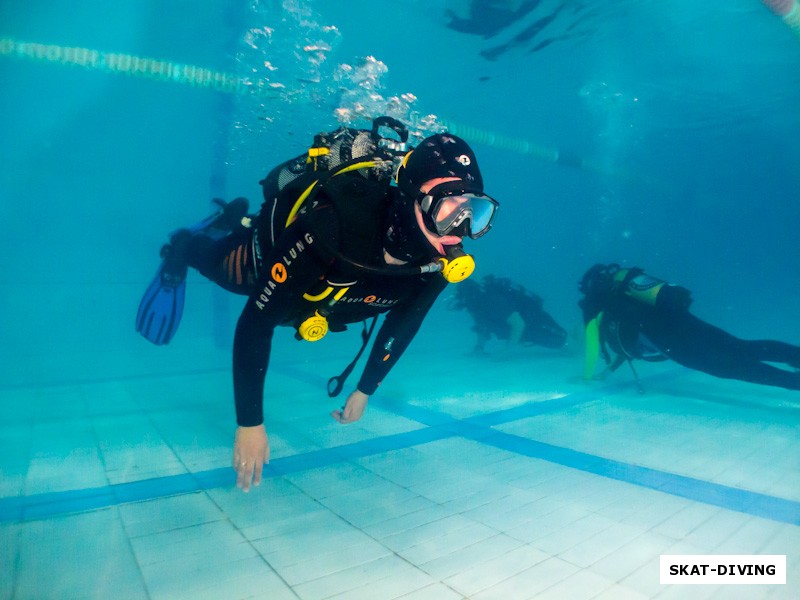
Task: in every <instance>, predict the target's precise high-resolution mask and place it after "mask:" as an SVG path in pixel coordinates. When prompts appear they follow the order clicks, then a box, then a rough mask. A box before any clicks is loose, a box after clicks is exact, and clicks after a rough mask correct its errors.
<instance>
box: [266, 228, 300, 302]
mask: <svg viewBox="0 0 800 600" xmlns="http://www.w3.org/2000/svg"><path fill="white" fill-rule="evenodd" d="M313 243H314V238H313V237H312V236H311V234H310V233H306V234H305V235H304V236H303V239H302V240H297V241H296V242H295V244H294V246H292V247H291V248H289V250H288V251H287V252H286V253H285V254H284V255H283V256H281V257H280V258H279V259H278V260H276V261H275V262H274V263H273V265H272V266H271V267H270V271H269V272H270V276H271V279H270V280H268V281H267V283H266V285H264V287H263V288H262V289H261V293H260V294H259V296H258V300H256V307H257V308H258V309H259V310H263V309H264V307H266V305H267V304H269V301H270V298H272V293H273V292H274V291H275V290H276V289H277V288H278V286H279V285H280V284H281V283H283V282H285V281H286V280H287V279H288V278H289V271H290V268H291V266H292V264H293V263H294V261H295V260H297V257H298V256H300V255H301V254H302V253H303V252H305V250H306V248H307V247H308V246H310V245H311V244H313Z"/></svg>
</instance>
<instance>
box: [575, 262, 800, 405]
mask: <svg viewBox="0 0 800 600" xmlns="http://www.w3.org/2000/svg"><path fill="white" fill-rule="evenodd" d="M579 285H580V288H579V289H580V292H581V293H582V294H583V298H582V299H581V300H580V302H579V306H580V307H581V310H582V312H583V322H584V324H585V326H586V362H585V365H584V373H583V376H584V379H603V378H604V377H606V376H607V375H608V374H610V373H612V372H614V371H615V370H616V369H618V368H619V367H620V365H622V363H624V362H626V361H627V362H628V363H629V364H630V366H631V368H632V369H633V364H632V361H633V360H634V359H642V360H645V361H662V360H668V359H669V360H673V361H675V362H676V363H678V364H680V365H683V366H684V367H688V368H690V369H695V370H697V371H702V372H704V373H708V374H709V375H713V376H715V377H721V378H724V379H738V380H740V381H748V382H751V383H759V384H763V385H772V386H776V387H782V388H786V389H789V390H800V372H798V369H800V347H798V346H793V345H791V344H787V343H784V342H779V341H773V340H742V339H739V338H737V337H734V336H733V335H731V334H729V333H727V332H725V331H723V330H722V329H720V328H718V327H715V326H713V325H710V324H709V323H706V322H705V321H702V320H701V319H699V318H697V317H696V316H694V315H692V314H691V313H690V312H689V306H690V304H691V301H692V300H691V292H690V291H689V290H687V289H686V288H684V287H681V286H678V285H674V284H671V283H667V282H665V281H662V280H660V279H655V278H654V277H651V276H650V275H647V274H646V273H645V272H644V271H643V270H642V269H639V268H636V267H632V268H622V267H620V266H619V265H617V264H609V265H603V264H596V265H594V266H593V267H591V268H590V269H589V270H588V271H587V272H586V273H585V274H584V276H583V278H582V279H581V281H580V284H579ZM612 354H613V355H614V358H613V359H612V357H611V355H612ZM600 355H602V356H603V358H604V360H605V363H606V365H607V367H606V369H605V370H604V371H603V372H602V373H600V374H599V375H595V366H596V363H597V359H598V358H599V356H600ZM768 363H777V364H783V365H786V367H788V368H780V367H777V366H775V365H773V364H768ZM635 374H636V371H635V370H634V375H635ZM637 384H638V378H637ZM639 391H640V392H642V388H641V385H639Z"/></svg>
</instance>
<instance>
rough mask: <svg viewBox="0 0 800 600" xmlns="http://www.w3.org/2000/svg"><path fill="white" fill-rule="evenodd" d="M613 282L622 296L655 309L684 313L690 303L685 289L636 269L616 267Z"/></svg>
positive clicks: (687, 291)
mask: <svg viewBox="0 0 800 600" xmlns="http://www.w3.org/2000/svg"><path fill="white" fill-rule="evenodd" d="M612 266H615V267H617V271H616V272H615V273H614V274H613V281H614V282H615V284H616V285H617V286H618V289H619V291H620V292H622V294H623V295H625V296H627V297H629V298H632V299H634V300H637V301H638V302H641V303H643V304H647V305H649V306H653V307H655V308H657V309H661V310H667V311H672V312H685V311H687V310H689V306H690V305H691V303H692V294H691V292H690V291H689V290H688V289H686V288H685V287H681V286H679V285H675V284H674V283H668V282H666V281H664V280H662V279H657V278H655V277H653V276H652V275H648V274H647V273H645V272H644V270H642V269H639V268H638V267H632V268H630V269H621V268H619V267H618V265H609V268H611V267H612Z"/></svg>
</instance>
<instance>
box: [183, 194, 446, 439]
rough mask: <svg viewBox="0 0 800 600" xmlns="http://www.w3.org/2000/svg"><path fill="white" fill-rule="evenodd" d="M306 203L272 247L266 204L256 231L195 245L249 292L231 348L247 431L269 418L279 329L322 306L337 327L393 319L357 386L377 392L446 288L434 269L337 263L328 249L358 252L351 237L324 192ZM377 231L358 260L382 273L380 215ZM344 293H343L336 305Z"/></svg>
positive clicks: (199, 239)
mask: <svg viewBox="0 0 800 600" xmlns="http://www.w3.org/2000/svg"><path fill="white" fill-rule="evenodd" d="M387 193H388V194H391V193H394V190H393V188H388V186H387ZM310 204H311V206H308V207H307V208H304V209H303V210H302V211H301V213H300V214H299V215H298V218H297V220H295V221H294V222H293V223H292V224H291V225H289V226H288V227H287V228H286V229H285V230H283V231H282V233H281V234H280V236H279V237H278V238H277V240H276V241H275V243H274V245H273V244H272V241H271V239H270V235H268V234H267V230H268V229H269V225H270V223H269V216H268V215H266V214H264V213H265V210H264V208H263V207H262V213H261V215H260V216H259V217H258V218H256V219H255V220H254V222H255V224H256V228H255V231H254V230H253V229H244V228H242V230H239V231H235V232H233V233H231V234H230V235H229V236H227V238H225V239H223V240H221V241H216V242H215V241H212V240H209V239H208V238H204V237H203V236H202V235H200V236H195V239H193V240H192V246H191V248H192V252H191V256H192V258H191V260H190V264H191V266H193V267H195V268H197V269H198V270H199V271H200V272H201V273H203V274H204V275H205V276H206V277H209V278H210V279H212V280H213V281H215V282H216V283H219V284H220V285H222V286H223V287H225V288H226V289H229V290H231V291H234V292H237V293H242V294H247V295H248V296H249V299H248V301H247V303H246V305H245V307H244V310H243V311H242V314H241V316H240V317H239V321H238V324H237V326H236V335H235V338H234V350H233V378H234V396H235V402H236V417H237V423H238V424H239V425H241V426H254V425H259V424H261V423H262V422H263V396H264V381H265V377H266V372H267V367H268V364H269V358H270V351H271V346H272V335H273V332H274V330H275V327H277V326H279V325H286V326H291V327H296V326H297V325H299V323H300V322H302V321H303V320H304V319H306V318H308V317H310V316H312V315H313V314H314V312H315V310H320V309H322V310H324V312H325V313H326V316H327V319H328V323H329V328H330V330H331V331H337V330H338V331H341V330H343V329H344V326H345V325H346V324H348V323H357V322H360V321H363V320H365V319H367V318H369V317H373V316H376V315H378V314H381V313H388V314H387V315H386V318H385V319H384V321H383V323H382V325H381V327H380V329H379V331H378V334H377V337H376V340H375V342H374V344H373V347H372V350H371V353H370V355H369V358H368V360H367V364H366V367H365V369H364V372H363V374H362V376H361V379H360V381H359V383H358V386H357V387H358V389H359V390H360V391H361V392H363V393H365V394H367V395H371V394H373V393H374V392H375V390H376V388H377V387H378V385H379V384H380V383H381V381H382V380H383V379H384V377H385V376H386V374H387V373H388V372H389V371H390V370H391V368H392V367H393V366H394V365H395V363H396V362H397V361H398V359H399V358H400V356H401V355H402V354H403V352H404V350H405V349H406V348H407V346H408V345H409V343H410V342H411V340H412V339H413V338H414V336H415V335H416V333H417V331H418V330H419V327H420V325H421V324H422V321H423V320H424V318H425V316H426V314H427V313H428V310H429V309H430V307H431V306H432V305H433V303H434V301H435V300H436V298H437V297H438V295H439V294H440V293H441V292H442V290H443V289H444V288H445V287H446V285H447V282H446V281H445V279H444V278H443V277H442V276H441V274H438V273H434V274H428V275H414V276H395V275H381V274H375V273H370V272H365V271H363V270H360V269H358V268H356V267H354V266H352V265H350V264H348V263H347V262H346V261H344V260H342V259H341V257H338V258H337V257H336V255H335V252H332V251H331V249H335V250H339V251H342V252H344V250H345V249H347V251H348V252H351V251H354V250H355V249H354V247H353V242H352V239H351V238H352V235H350V236H348V239H347V240H346V241H345V240H343V239H342V238H343V236H342V232H343V231H348V229H347V226H346V225H345V224H343V223H342V222H341V221H342V220H341V219H340V217H339V215H338V213H337V211H336V210H335V209H334V207H333V205H332V203H331V202H330V201H328V200H326V199H325V197H324V195H323V194H320V195H319V196H318V197H317V198H316V199H315V200H314V201H313V202H310ZM265 206H266V205H265ZM371 227H372V228H373V229H374V231H369V232H367V234H366V235H365V236H364V237H363V238H362V239H361V240H359V245H360V251H359V252H358V259H359V260H360V261H361V262H365V263H367V264H370V265H372V266H381V267H386V264H385V262H384V260H383V245H382V243H381V241H382V233H383V231H384V230H385V224H384V222H382V221H381V220H380V219H378V220H377V221H376V222H374V223H372V224H371ZM351 231H352V228H351ZM323 240H324V241H323ZM254 241H255V244H254ZM259 255H260V256H259ZM348 256H349V254H348ZM343 289H345V290H346V291H344V293H343V295H341V296H339V297H338V300H336V301H334V302H333V303H332V304H331V300H332V298H333V297H334V296H335V295H337V293H338V292H340V291H341V290H343ZM304 295H306V297H304ZM323 296H324V297H323ZM310 298H311V299H310Z"/></svg>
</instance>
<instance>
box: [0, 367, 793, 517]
mask: <svg viewBox="0 0 800 600" xmlns="http://www.w3.org/2000/svg"><path fill="white" fill-rule="evenodd" d="M303 375H304V378H305V381H306V382H307V381H308V374H307V373H304V374H303ZM617 387H619V386H609V387H604V388H603V389H600V390H589V391H585V392H577V393H575V394H570V395H567V396H562V397H559V398H554V399H552V400H546V401H541V402H529V403H526V404H524V405H521V406H516V407H512V408H509V409H503V410H498V411H493V412H490V413H486V414H484V415H476V416H472V417H468V418H465V419H461V420H459V419H456V418H453V417H451V416H449V415H447V414H444V413H440V412H437V411H433V410H430V409H426V408H423V407H418V406H413V405H410V404H407V403H401V402H396V401H392V400H391V399H380V400H379V401H378V402H376V403H375V404H377V405H378V406H379V407H380V408H382V409H384V410H386V411H387V412H392V413H393V414H396V415H397V416H402V417H405V418H408V419H411V420H414V421H416V422H418V423H421V424H423V425H426V427H424V428H422V429H416V430H413V431H408V432H404V433H398V434H394V435H388V436H382V437H379V438H374V439H370V440H363V441H360V442H355V443H352V444H346V445H343V446H335V447H332V448H323V449H320V450H315V451H312V452H306V453H303V454H297V455H292V456H286V457H283V458H276V459H273V460H271V461H270V463H269V465H267V466H265V468H264V477H265V478H269V477H280V476H283V475H288V474H291V473H297V472H302V471H306V470H310V469H316V468H323V467H326V466H330V465H334V464H338V463H341V462H347V461H352V460H355V459H358V458H364V457H367V456H374V455H378V454H381V453H385V452H388V451H392V450H402V449H406V448H411V447H414V446H419V445H422V444H427V443H430V442H433V441H439V440H444V439H449V438H453V437H462V438H465V439H469V440H472V441H476V442H479V443H483V444H487V445H490V446H493V447H496V448H499V449H502V450H506V451H508V452H513V453H515V454H518V455H521V456H526V457H529V458H536V459H540V460H544V461H547V462H550V463H554V464H559V465H562V466H565V467H568V468H572V469H576V470H579V471H583V472H587V473H591V474H595V475H598V476H601V477H606V478H609V479H614V480H617V481H621V482H625V483H630V484H634V485H638V486H640V487H645V488H649V489H653V490H657V491H660V492H664V493H667V494H670V495H674V496H678V497H681V498H686V499H689V500H693V501H696V502H700V503H703V504H709V505H713V506H718V507H720V508H725V509H728V510H733V511H737V512H741V513H745V514H750V515H753V516H758V517H762V518H765V519H769V520H772V521H777V522H781V523H789V524H792V525H800V502H796V501H792V500H787V499H784V498H778V497H774V496H769V495H766V494H761V493H757V492H751V491H748V490H742V489H738V488H732V487H728V486H724V485H721V484H715V483H711V482H708V481H703V480H700V479H695V478H692V477H686V476H683V475H677V474H674V473H669V472H665V471H659V470H657V469H651V468H649V467H642V466H637V465H632V464H629V463H625V462H621V461H617V460H613V459H608V458H603V457H600V456H596V455H593V454H587V453H584V452H579V451H576V450H572V449H569V448H564V447H560V446H555V445H552V444H546V443H544V442H538V441H536V440H532V439H528V438H524V437H521V436H517V435H513V434H508V433H504V432H502V431H498V430H496V429H493V428H492V427H493V426H494V425H499V424H503V423H509V422H513V421H517V420H519V419H524V418H529V417H532V416H536V415H541V414H545V413H549V412H556V411H560V410H564V409H567V408H570V407H573V406H577V405H579V404H583V403H586V402H590V401H593V400H598V399H601V398H603V397H604V396H607V395H609V394H614V393H616V392H618V391H619V390H618V389H616V388H617ZM233 482H234V475H233V472H232V470H231V468H230V467H223V468H219V469H211V470H207V471H200V472H196V473H185V474H181V475H171V476H165V477H158V478H154V479H148V480H142V481H135V482H129V483H121V484H112V485H109V486H104V487H98V488H88V489H81V490H68V491H63V492H48V493H42V494H35V495H32V496H21V497H10V498H0V522H7V521H28V520H33V519H42V518H47V517H53V516H59V515H65V514H73V513H79V512H85V511H89V510H96V509H99V508H105V507H109V506H115V505H119V504H125V503H129V502H140V501H145V500H155V499H158V498H165V497H168V496H175V495H179V494H187V493H193V492H198V491H203V490H207V489H213V488H219V487H229V486H232V485H233Z"/></svg>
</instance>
